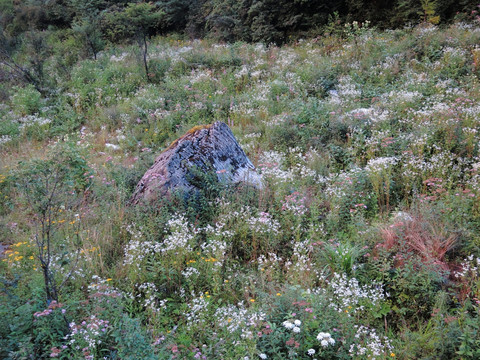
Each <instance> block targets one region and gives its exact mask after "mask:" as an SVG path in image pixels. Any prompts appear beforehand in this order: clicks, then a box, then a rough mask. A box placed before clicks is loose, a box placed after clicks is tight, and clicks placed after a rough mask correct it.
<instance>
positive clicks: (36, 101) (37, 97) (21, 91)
mask: <svg viewBox="0 0 480 360" xmlns="http://www.w3.org/2000/svg"><path fill="white" fill-rule="evenodd" d="M13 90H14V91H15V94H14V95H13V96H12V98H11V101H12V105H13V106H14V107H15V109H16V111H17V112H18V113H19V115H33V114H36V113H38V112H39V110H40V107H41V105H42V94H40V92H39V91H37V90H36V89H35V87H34V86H33V85H32V84H28V85H26V86H25V87H23V88H14V89H13Z"/></svg>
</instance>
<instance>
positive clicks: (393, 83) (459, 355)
mask: <svg viewBox="0 0 480 360" xmlns="http://www.w3.org/2000/svg"><path fill="white" fill-rule="evenodd" d="M332 26H333V25H332ZM334 30H335V31H329V34H324V35H323V36H319V37H316V38H314V39H305V40H302V41H297V42H295V43H292V44H290V45H284V46H282V47H278V46H275V45H273V44H270V45H267V44H248V43H243V42H239V43H234V44H214V43H212V41H211V40H192V41H190V40H184V39H180V38H177V37H173V36H171V37H165V38H156V39H153V40H152V41H151V44H150V46H149V51H148V56H147V65H148V69H149V72H150V74H148V78H147V77H146V76H145V73H144V65H145V64H144V63H143V60H142V61H139V58H138V56H137V55H138V54H137V52H138V51H137V50H138V49H137V48H136V46H134V45H124V46H118V47H115V46H113V45H112V46H108V47H105V48H104V49H103V50H101V51H99V52H98V53H97V54H96V55H97V56H96V60H93V59H78V60H77V59H76V58H71V59H70V60H68V61H70V65H69V67H68V71H65V69H63V70H62V67H60V66H57V65H58V64H59V63H60V62H61V61H63V63H62V64H64V63H65V61H66V60H65V59H63V60H62V59H60V58H59V56H58V55H55V54H56V53H52V54H51V55H50V57H47V58H46V59H45V66H46V67H45V68H46V69H49V71H51V77H52V79H55V80H54V81H55V84H56V85H55V86H56V87H55V88H52V89H51V91H49V92H48V96H47V93H42V92H40V91H39V90H37V89H35V88H34V87H32V86H28V85H24V84H22V83H15V84H14V83H11V84H10V82H9V81H7V85H8V86H7V85H5V87H3V85H2V91H4V92H6V95H5V96H3V95H2V96H3V97H4V98H5V99H6V100H5V101H4V103H3V104H1V105H0V116H1V117H2V121H0V152H1V154H2V157H1V160H0V161H1V166H0V242H1V243H0V245H1V246H0V253H1V255H0V256H1V257H2V259H1V261H0V268H1V274H2V275H1V277H0V289H1V290H0V303H1V304H2V306H1V307H0V315H1V316H0V357H1V358H7V359H17V358H29V357H30V358H32V357H34V358H39V359H41V358H49V357H50V358H63V359H100V358H105V359H118V358H122V359H138V358H142V359H235V360H238V359H258V358H260V359H349V358H351V359H393V358H398V359H412V358H425V359H426V358H438V359H475V358H478V348H479V338H480V337H479V334H480V329H479V326H478V319H479V303H478V301H479V300H478V299H479V297H480V294H479V283H478V278H479V277H478V267H479V264H478V258H479V256H480V253H479V246H480V234H479V232H478V229H479V225H480V205H479V202H478V196H479V195H480V175H479V171H480V154H479V146H478V144H479V143H480V135H479V134H480V124H479V117H478V114H479V113H480V111H479V110H480V109H479V107H478V105H477V104H478V102H479V100H480V92H479V88H480V87H479V81H478V74H479V72H478V58H479V55H478V43H479V42H480V31H479V27H478V23H476V22H473V23H469V24H467V23H453V24H451V25H449V26H448V27H444V28H440V27H437V26H434V25H431V24H430V25H429V24H422V25H421V26H416V27H407V28H404V29H398V30H387V31H381V30H378V29H375V28H372V27H370V26H368V24H360V23H358V22H357V23H351V24H347V26H343V25H341V26H340V27H337V28H336V29H334ZM51 41H52V42H54V43H55V40H54V39H53V38H52V39H51ZM67 45H68V44H63V46H67ZM57 46H60V45H59V44H57ZM52 81H53V80H52ZM52 83H53V82H52ZM2 94H3V93H2ZM217 120H221V121H224V122H225V123H227V124H228V125H229V126H230V128H231V129H232V131H233V133H234V134H235V136H236V137H237V139H239V141H240V143H241V145H242V147H243V149H244V150H245V151H246V153H247V155H248V156H249V158H250V159H251V160H252V162H253V163H254V164H255V166H256V168H257V171H258V172H259V173H260V174H261V175H262V181H263V187H262V188H261V189H252V188H249V187H246V186H236V187H233V186H231V187H228V186H225V184H222V183H218V182H215V181H214V179H216V177H210V176H209V174H201V175H202V176H200V175H199V179H200V180H199V184H200V185H201V186H202V189H201V191H199V194H198V196H196V197H190V198H188V197H182V196H180V195H178V194H176V195H175V194H171V196H164V197H162V198H160V199H159V200H158V203H156V204H153V205H151V206H145V207H141V208H139V207H132V206H128V205H126V204H127V200H128V198H129V197H130V196H131V194H132V192H133V189H134V187H135V185H136V183H137V182H138V180H139V179H140V178H141V176H142V175H143V174H144V172H145V171H146V170H147V169H148V168H149V166H151V164H152V163H153V161H154V159H155V157H156V156H157V154H159V153H160V152H161V151H162V150H164V149H165V148H167V147H168V146H169V145H170V144H171V142H172V141H173V140H175V139H176V138H178V137H179V136H181V135H183V134H184V133H185V132H186V131H188V130H189V129H190V128H192V127H193V126H196V125H200V124H206V123H212V122H213V121H217ZM55 174H57V176H55ZM214 175H215V174H214ZM42 179H43V180H42ZM49 179H53V183H52V182H51V181H50V180H49ZM55 180H57V181H55ZM42 181H43V182H42ZM55 184H57V185H55ZM52 186H53V187H52ZM415 344H417V345H415ZM436 344H437V345H436Z"/></svg>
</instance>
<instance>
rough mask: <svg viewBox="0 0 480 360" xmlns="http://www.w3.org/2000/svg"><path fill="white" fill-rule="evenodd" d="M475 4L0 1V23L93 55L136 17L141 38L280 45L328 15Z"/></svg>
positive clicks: (430, 0) (421, 15)
mask: <svg viewBox="0 0 480 360" xmlns="http://www.w3.org/2000/svg"><path fill="white" fill-rule="evenodd" d="M477 5H478V1H476V0H475V1H474V0H436V1H435V0H395V1H388V0H373V1H367V0H323V1H320V0H160V1H156V2H140V1H128V0H107V1H100V0H27V1H21V0H0V27H1V29H2V33H3V35H2V36H3V37H4V38H5V37H7V38H15V37H16V36H18V35H19V34H22V33H24V32H26V31H30V30H33V29H35V30H46V29H49V28H52V27H54V28H65V29H74V30H75V31H76V32H77V33H81V34H83V36H84V38H85V43H86V45H87V47H89V48H90V50H91V51H92V52H93V53H95V52H96V49H97V48H99V47H101V43H102V41H105V40H107V41H123V40H125V39H126V38H135V37H136V36H137V35H138V33H139V27H138V24H139V22H145V24H146V25H145V26H142V27H143V28H142V29H141V31H140V32H143V33H144V34H145V35H156V34H165V33H168V32H181V33H185V34H187V35H188V36H190V37H192V38H198V37H204V36H211V37H214V38H216V39H217V40H222V41H236V40H242V41H265V42H275V43H284V42H286V41H288V39H289V38H291V37H294V38H295V37H298V36H309V35H316V34H318V33H319V32H320V31H321V30H322V28H323V27H324V26H325V25H326V24H328V23H329V22H332V20H334V19H340V20H341V21H354V20H355V21H358V22H364V21H367V20H368V21H370V22H371V23H372V24H373V25H375V26H378V27H380V28H391V27H400V26H404V25H405V24H410V23H418V22H422V21H430V22H433V23H447V22H450V21H452V20H454V19H455V17H458V16H462V15H463V16H466V15H468V14H472V11H475V10H476V6H477ZM334 14H335V15H336V17H335V16H334ZM147 17H150V19H147ZM132 19H133V20H132ZM153 19H154V20H153ZM135 24H137V25H135Z"/></svg>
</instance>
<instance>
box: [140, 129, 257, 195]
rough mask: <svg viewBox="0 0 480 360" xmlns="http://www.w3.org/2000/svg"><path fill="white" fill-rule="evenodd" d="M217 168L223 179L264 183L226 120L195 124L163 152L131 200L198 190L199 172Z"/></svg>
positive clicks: (231, 181)
mask: <svg viewBox="0 0 480 360" xmlns="http://www.w3.org/2000/svg"><path fill="white" fill-rule="evenodd" d="M198 171H201V172H204V173H205V172H208V171H213V172H214V173H215V174H216V176H217V178H218V180H219V181H220V182H226V183H231V184H234V183H240V182H243V183H247V184H250V185H252V186H254V187H256V188H261V187H262V181H261V177H260V175H259V174H258V173H257V172H256V171H255V167H254V166H253V164H252V162H251V161H250V160H249V159H248V157H247V155H246V154H245V152H244V151H243V150H242V148H241V147H240V145H239V144H238V142H237V140H236V139H235V136H234V135H233V133H232V131H231V130H230V128H229V127H228V126H227V125H226V124H225V123H223V122H220V121H218V122H215V123H213V124H210V125H202V126H195V127H194V128H192V129H190V130H189V131H188V132H187V133H186V134H185V135H183V136H182V137H180V138H179V139H177V140H175V141H174V142H173V143H172V144H171V145H170V146H169V147H168V148H167V149H166V150H165V151H164V152H162V153H161V154H160V155H159V156H158V157H157V159H156V160H155V163H154V164H153V166H152V167H151V168H150V169H149V170H147V172H146V173H145V175H143V177H142V178H141V180H140V181H139V183H138V184H137V187H136V189H135V192H134V194H133V195H132V198H131V200H130V202H131V203H132V204H139V203H152V202H154V201H155V200H157V199H159V198H161V197H162V196H165V195H166V194H167V193H168V192H170V191H174V190H179V191H183V192H186V193H191V192H192V191H195V190H198V187H197V186H195V185H193V184H191V182H190V180H191V179H192V176H193V175H194V174H195V172H198Z"/></svg>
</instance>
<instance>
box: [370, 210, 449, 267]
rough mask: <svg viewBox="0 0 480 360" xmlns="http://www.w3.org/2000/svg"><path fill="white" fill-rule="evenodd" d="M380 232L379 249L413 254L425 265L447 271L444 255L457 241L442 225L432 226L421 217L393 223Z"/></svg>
mask: <svg viewBox="0 0 480 360" xmlns="http://www.w3.org/2000/svg"><path fill="white" fill-rule="evenodd" d="M380 232H381V236H382V239H383V242H382V243H381V244H379V246H380V247H383V248H385V249H387V250H393V249H395V250H397V251H398V252H400V253H410V252H413V253H415V254H417V255H418V256H420V257H421V258H422V260H423V262H424V263H425V264H431V265H436V266H439V267H440V268H441V269H442V270H447V269H448V266H447V264H446V262H445V255H446V253H447V252H448V251H449V250H451V249H452V248H453V247H454V246H455V244H456V241H457V235H456V234H452V233H450V232H449V231H448V230H447V229H445V226H444V225H443V224H433V223H432V222H431V221H429V220H427V219H425V218H423V217H422V216H421V215H418V216H415V217H412V218H410V219H406V220H403V221H399V222H395V223H394V224H393V225H391V226H389V227H387V228H383V229H381V230H380Z"/></svg>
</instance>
